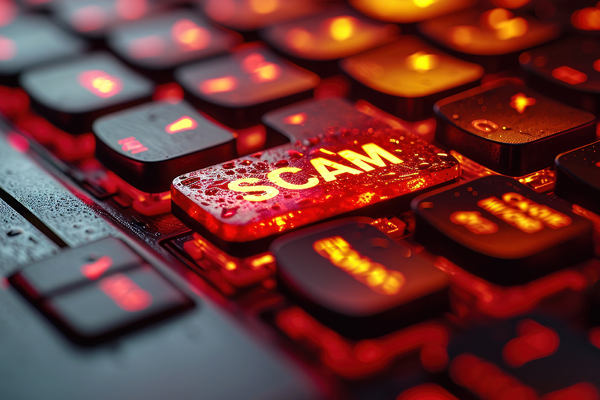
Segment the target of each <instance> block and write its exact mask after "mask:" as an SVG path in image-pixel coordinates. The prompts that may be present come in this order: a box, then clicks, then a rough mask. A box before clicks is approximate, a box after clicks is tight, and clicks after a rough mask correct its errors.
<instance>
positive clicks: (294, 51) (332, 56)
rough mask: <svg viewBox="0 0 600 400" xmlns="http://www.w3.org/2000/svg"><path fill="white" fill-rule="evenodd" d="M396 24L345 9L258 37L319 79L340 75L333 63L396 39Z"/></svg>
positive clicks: (272, 28) (285, 25)
mask: <svg viewBox="0 0 600 400" xmlns="http://www.w3.org/2000/svg"><path fill="white" fill-rule="evenodd" d="M399 33H400V30H399V29H398V26H397V25H392V24H386V23H383V22H379V21H374V20H372V19H370V18H367V17H365V16H364V15H362V14H359V13H357V12H356V11H353V10H351V9H350V8H349V7H347V6H337V7H333V8H331V9H328V10H327V11H324V12H321V13H319V14H317V15H311V16H308V17H304V18H301V19H297V20H293V21H290V22H284V23H281V24H277V25H272V26H270V27H268V28H265V29H264V30H263V31H261V37H262V38H263V39H264V40H265V42H267V43H268V44H270V45H271V46H273V47H275V48H277V49H278V50H279V51H281V52H283V53H285V54H286V56H288V57H291V61H292V62H294V63H296V64H298V65H300V66H302V67H305V68H308V69H311V70H314V71H316V72H318V73H319V74H320V75H321V76H323V75H332V74H335V73H337V72H339V69H338V68H337V62H336V60H338V59H340V58H343V57H348V56H351V55H354V54H358V53H361V52H363V51H366V50H369V49H372V48H374V47H377V46H381V45H383V44H385V43H388V42H390V41H392V40H394V38H396V37H397V36H398V34H399Z"/></svg>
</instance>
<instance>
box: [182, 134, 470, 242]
mask: <svg viewBox="0 0 600 400" xmlns="http://www.w3.org/2000/svg"><path fill="white" fill-rule="evenodd" d="M458 176H459V166H458V163H457V161H456V160H455V159H454V158H453V157H451V156H448V155H446V154H445V153H441V152H440V151H439V150H438V149H436V148H435V147H433V146H431V145H429V144H427V143H425V142H423V141H421V140H419V139H417V138H416V137H414V136H413V135H412V134H410V133H408V132H404V131H399V130H391V129H378V130H374V131H373V132H372V133H369V132H368V131H366V132H365V131H363V132H360V131H347V132H344V133H337V134H331V135H326V136H324V137H323V138H317V139H314V140H312V141H311V140H309V141H308V143H306V145H303V144H302V143H297V144H288V145H283V146H280V147H276V148H273V149H270V150H266V151H264V152H261V153H257V154H255V155H251V156H247V157H242V158H239V159H237V160H234V161H230V162H227V163H224V164H221V165H217V166H214V167H209V168H206V169H203V170H199V171H195V172H191V173H188V174H185V175H182V176H180V177H178V178H176V179H175V180H174V181H173V186H172V201H173V207H172V208H173V210H174V213H175V215H177V216H178V217H179V218H181V219H183V220H184V221H185V222H187V223H190V224H191V225H192V226H194V227H195V228H199V229H200V230H201V232H204V233H203V234H205V233H207V232H208V233H210V234H212V235H215V236H213V237H212V238H213V239H217V242H218V241H219V240H221V241H226V242H228V243H229V245H231V244H233V243H237V244H238V245H243V244H244V243H246V246H245V247H246V248H247V249H246V251H257V250H258V248H259V247H260V246H258V247H257V246H250V243H251V242H253V241H257V240H259V239H264V238H268V237H270V236H274V235H277V234H280V233H283V232H286V231H289V230H291V229H294V228H297V227H300V226H303V225H307V224H310V223H313V222H317V221H319V220H323V219H326V218H330V217H333V216H336V215H341V214H345V213H349V212H352V211H356V210H359V209H363V210H361V212H364V213H367V212H369V210H365V208H367V207H368V206H373V207H371V209H372V210H371V211H370V212H371V213H373V212H375V211H377V212H379V213H384V215H386V214H385V212H386V210H388V211H392V210H394V212H398V211H400V209H399V208H398V207H401V205H402V203H404V204H406V203H407V202H408V201H409V198H411V197H412V196H414V195H415V194H416V192H418V191H420V190H425V189H429V188H432V187H435V186H437V185H441V184H444V183H449V182H452V181H455V180H456V179H457V178H458ZM400 212H401V211H400ZM221 245H222V246H223V245H224V244H221ZM238 247H244V246H238Z"/></svg>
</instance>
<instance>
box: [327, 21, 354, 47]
mask: <svg viewBox="0 0 600 400" xmlns="http://www.w3.org/2000/svg"><path fill="white" fill-rule="evenodd" d="M357 23H358V21H357V20H356V18H353V17H348V16H344V17H336V18H333V19H331V20H330V22H329V34H330V35H331V37H332V38H333V39H334V40H337V41H338V42H342V41H344V40H347V39H350V38H351V37H352V35H353V34H354V30H355V28H356V25H357Z"/></svg>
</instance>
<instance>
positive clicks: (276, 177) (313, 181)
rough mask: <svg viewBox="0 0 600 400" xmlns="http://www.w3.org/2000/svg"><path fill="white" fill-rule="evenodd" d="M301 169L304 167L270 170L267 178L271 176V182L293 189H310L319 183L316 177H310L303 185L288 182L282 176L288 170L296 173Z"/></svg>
mask: <svg viewBox="0 0 600 400" xmlns="http://www.w3.org/2000/svg"><path fill="white" fill-rule="evenodd" d="M299 171H302V169H300V168H296V167H285V168H278V169H276V170H274V171H271V172H269V175H267V178H269V180H270V181H271V182H273V183H274V184H276V185H277V186H279V187H282V188H284V189H292V190H300V189H310V188H311V187H315V186H317V185H318V184H319V178H314V177H313V178H309V179H308V182H306V183H304V184H302V185H295V184H293V183H289V182H286V181H285V180H283V178H281V176H280V175H281V174H285V173H286V172H288V173H290V174H295V173H296V172H299Z"/></svg>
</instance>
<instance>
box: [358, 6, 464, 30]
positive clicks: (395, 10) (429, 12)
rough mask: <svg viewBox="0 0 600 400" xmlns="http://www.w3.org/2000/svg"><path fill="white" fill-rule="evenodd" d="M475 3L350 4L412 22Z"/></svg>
mask: <svg viewBox="0 0 600 400" xmlns="http://www.w3.org/2000/svg"><path fill="white" fill-rule="evenodd" d="M474 3H475V1H474V0H405V1H402V0H400V1H389V0H350V4H351V5H352V6H353V7H354V8H356V9H357V10H358V11H360V12H362V13H363V14H366V15H369V16H371V17H373V18H376V19H379V20H382V21H390V22H398V23H400V24H410V23H414V22H419V21H424V20H426V19H431V18H435V17H439V16H440V15H444V14H450V13H453V12H456V11H458V10H462V9H463V8H467V7H469V6H471V5H473V4H474Z"/></svg>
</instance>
